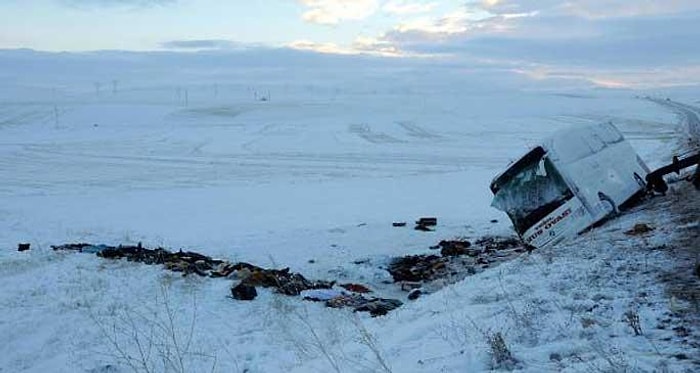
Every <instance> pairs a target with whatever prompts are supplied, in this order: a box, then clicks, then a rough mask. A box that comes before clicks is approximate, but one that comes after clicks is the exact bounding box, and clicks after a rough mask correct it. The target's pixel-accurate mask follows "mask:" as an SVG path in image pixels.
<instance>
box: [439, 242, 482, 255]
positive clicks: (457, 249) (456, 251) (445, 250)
mask: <svg viewBox="0 0 700 373" xmlns="http://www.w3.org/2000/svg"><path fill="white" fill-rule="evenodd" d="M438 246H439V247H440V254H441V255H442V256H458V255H470V256H476V255H478V250H468V249H469V247H471V246H472V243H471V242H469V241H467V240H442V241H440V243H439V244H438Z"/></svg>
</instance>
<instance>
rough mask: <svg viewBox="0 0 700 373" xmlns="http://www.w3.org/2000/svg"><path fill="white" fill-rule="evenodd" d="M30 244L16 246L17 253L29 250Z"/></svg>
mask: <svg viewBox="0 0 700 373" xmlns="http://www.w3.org/2000/svg"><path fill="white" fill-rule="evenodd" d="M29 247H30V244H28V243H21V244H19V245H17V251H27V250H29Z"/></svg>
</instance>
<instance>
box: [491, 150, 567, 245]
mask: <svg viewBox="0 0 700 373" xmlns="http://www.w3.org/2000/svg"><path fill="white" fill-rule="evenodd" d="M516 166H519V170H515V172H511V173H509V174H510V175H509V176H510V177H509V179H507V180H505V181H504V182H502V183H501V185H500V187H499V189H498V191H497V192H496V193H495V197H494V199H493V202H492V203H491V206H493V207H495V208H497V209H499V210H501V211H504V212H505V213H507V214H508V216H509V217H510V219H511V220H512V221H513V224H514V225H515V230H516V231H518V233H520V234H522V233H523V232H525V231H526V230H527V229H528V228H530V227H531V226H533V225H534V224H535V223H537V222H538V221H540V220H541V219H543V218H544V217H545V216H547V215H549V214H550V213H551V212H552V211H554V210H556V209H557V208H558V207H559V206H561V205H562V204H563V203H564V202H566V201H567V200H569V199H570V198H572V197H573V193H572V192H571V190H569V187H568V186H567V185H566V183H564V180H563V179H562V177H561V175H560V174H559V172H557V170H556V169H555V168H554V165H553V164H552V162H551V161H550V160H549V159H548V158H547V157H546V156H544V155H543V156H542V157H539V158H535V159H532V160H531V161H530V162H527V163H525V164H518V165H516Z"/></svg>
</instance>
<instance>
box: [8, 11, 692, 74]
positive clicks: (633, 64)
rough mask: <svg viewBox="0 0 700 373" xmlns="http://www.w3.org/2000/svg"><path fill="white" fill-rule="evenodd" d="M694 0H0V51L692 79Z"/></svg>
mask: <svg viewBox="0 0 700 373" xmlns="http://www.w3.org/2000/svg"><path fill="white" fill-rule="evenodd" d="M699 27H700V1H698V0H607V1H606V0H568V1H565V0H523V1H518V0H473V1H468V0H467V1H465V0H442V1H439V0H435V1H431V0H2V1H0V48H3V49H12V48H30V49H36V50H44V51H94V50H114V49H118V50H130V51H145V50H149V51H152V50H173V51H185V50H187V51H191V50H200V51H201V50H230V51H235V50H248V49H255V48H260V49H265V48H290V49H301V50H310V51H317V52H322V53H330V54H358V53H363V54H370V55H377V56H384V57H387V58H414V59H415V58H422V59H429V58H434V59H436V60H438V59H439V60H441V61H444V60H450V61H453V62H457V63H464V64H472V65H474V64H479V65H484V64H491V65H493V66H499V67H502V68H509V69H511V70H513V71H518V72H520V73H522V74H525V75H527V76H530V77H531V78H533V79H541V78H546V77H570V76H574V77H576V76H583V75H585V76H587V77H589V78H590V79H591V80H593V81H596V82H597V84H600V85H604V86H625V85H630V84H631V83H634V82H635V81H638V80H640V79H643V80H644V81H645V82H647V83H652V84H657V83H658V84H682V83H683V82H691V83H697V82H698V78H697V77H698V76H699V75H700V52H699V51H698V46H699V45H700V30H699Z"/></svg>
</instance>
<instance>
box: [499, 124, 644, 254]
mask: <svg viewBox="0 0 700 373" xmlns="http://www.w3.org/2000/svg"><path fill="white" fill-rule="evenodd" d="M648 173H649V168H648V167H647V166H646V164H645V163H644V162H643V161H642V159H641V158H639V156H638V155H637V153H636V152H635V151H634V149H633V148H632V146H631V145H630V144H629V143H628V142H627V141H626V140H625V138H624V136H622V134H621V133H620V131H619V130H618V129H617V128H615V126H614V125H613V124H612V123H602V124H595V125H586V126H581V125H577V126H572V127H569V128H566V129H563V130H560V131H558V132H556V133H554V134H553V135H552V136H550V137H548V138H547V139H545V140H544V141H543V142H542V143H541V144H540V145H539V146H536V147H535V148H534V149H532V150H530V151H529V152H528V153H527V154H525V155H524V156H523V157H522V158H520V159H519V160H518V161H516V162H514V163H512V164H511V165H510V166H509V167H508V169H507V170H506V171H505V172H503V173H501V174H500V175H498V176H497V177H496V178H494V180H493V182H491V191H492V192H493V194H494V198H493V202H492V204H491V205H492V206H493V207H495V208H497V209H499V210H501V211H504V212H505V213H506V214H508V217H509V218H510V220H511V221H512V222H513V227H514V228H515V230H516V232H517V233H518V234H519V235H520V237H521V238H522V240H523V242H525V243H526V244H528V245H532V246H534V247H537V248H544V247H549V246H552V245H555V244H557V243H558V242H561V241H562V240H564V239H566V238H568V237H572V236H574V235H576V234H578V233H581V232H582V231H584V230H586V229H587V228H589V227H591V226H593V225H594V224H596V223H597V222H600V221H602V220H603V219H605V218H607V217H610V216H612V215H614V214H615V213H617V212H618V211H619V209H620V208H624V207H625V206H626V204H627V203H629V202H631V201H632V200H633V199H634V198H635V197H636V196H637V195H639V194H643V193H644V192H645V187H646V186H645V182H644V180H645V177H646V175H647V174H648Z"/></svg>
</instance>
